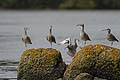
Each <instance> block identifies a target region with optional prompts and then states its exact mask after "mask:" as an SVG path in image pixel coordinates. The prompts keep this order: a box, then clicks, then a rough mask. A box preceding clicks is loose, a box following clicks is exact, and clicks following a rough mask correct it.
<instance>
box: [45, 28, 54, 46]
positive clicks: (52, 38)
mask: <svg viewBox="0 0 120 80" xmlns="http://www.w3.org/2000/svg"><path fill="white" fill-rule="evenodd" d="M47 40H48V41H49V42H50V44H51V48H52V43H56V40H55V37H54V36H53V35H52V26H50V32H49V34H48V36H47Z"/></svg>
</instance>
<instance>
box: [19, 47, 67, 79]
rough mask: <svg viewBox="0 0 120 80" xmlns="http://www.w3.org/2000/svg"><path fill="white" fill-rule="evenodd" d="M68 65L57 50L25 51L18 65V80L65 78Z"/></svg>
mask: <svg viewBox="0 0 120 80" xmlns="http://www.w3.org/2000/svg"><path fill="white" fill-rule="evenodd" d="M65 68H66V65H65V63H64V62H63V60H62V57H61V53H60V52H59V51H57V50H55V49H45V48H39V49H29V50H26V51H24V53H23V54H22V56H21V60H20V62H19V65H18V79H17V80H57V79H58V78H61V77H63V74H64V71H65Z"/></svg>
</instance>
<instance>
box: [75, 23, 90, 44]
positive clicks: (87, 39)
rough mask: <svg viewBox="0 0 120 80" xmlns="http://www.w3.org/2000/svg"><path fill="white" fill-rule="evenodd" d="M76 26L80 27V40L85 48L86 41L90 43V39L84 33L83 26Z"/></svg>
mask: <svg viewBox="0 0 120 80" xmlns="http://www.w3.org/2000/svg"><path fill="white" fill-rule="evenodd" d="M76 26H81V32H80V38H81V40H83V41H85V42H84V46H85V44H86V41H91V39H90V38H89V36H88V34H87V33H86V32H85V31H84V24H78V25H76Z"/></svg>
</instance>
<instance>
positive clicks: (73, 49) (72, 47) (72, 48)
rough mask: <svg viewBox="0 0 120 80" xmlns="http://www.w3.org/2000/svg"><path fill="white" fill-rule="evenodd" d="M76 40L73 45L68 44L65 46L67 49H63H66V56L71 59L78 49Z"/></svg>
mask: <svg viewBox="0 0 120 80" xmlns="http://www.w3.org/2000/svg"><path fill="white" fill-rule="evenodd" d="M77 40H78V39H75V40H74V44H71V43H70V44H69V45H67V47H65V48H68V52H67V54H68V55H70V56H71V57H73V56H74V55H75V53H76V49H77V47H78V44H77ZM78 41H79V40H78Z"/></svg>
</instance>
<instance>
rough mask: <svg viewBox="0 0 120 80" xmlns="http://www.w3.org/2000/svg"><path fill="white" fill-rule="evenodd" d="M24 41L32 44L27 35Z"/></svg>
mask: <svg viewBox="0 0 120 80" xmlns="http://www.w3.org/2000/svg"><path fill="white" fill-rule="evenodd" d="M25 42H26V44H32V41H31V39H30V37H29V36H27V37H26V39H25Z"/></svg>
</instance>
